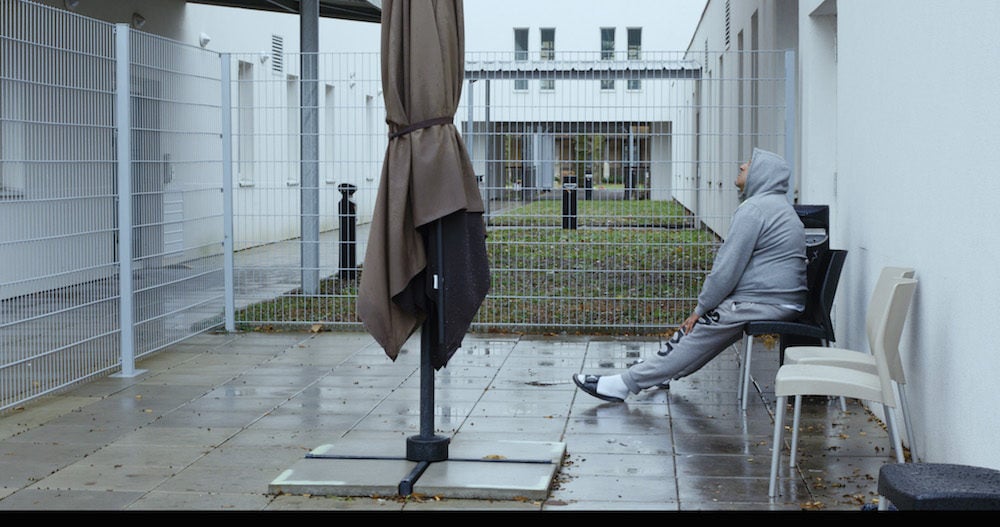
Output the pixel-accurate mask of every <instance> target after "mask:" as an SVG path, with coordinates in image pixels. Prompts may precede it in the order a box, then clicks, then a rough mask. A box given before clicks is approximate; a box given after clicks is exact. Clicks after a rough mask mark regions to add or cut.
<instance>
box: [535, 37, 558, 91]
mask: <svg viewBox="0 0 1000 527" xmlns="http://www.w3.org/2000/svg"><path fill="white" fill-rule="evenodd" d="M540 32H541V35H542V45H541V47H540V49H541V53H540V55H539V58H540V59H541V60H556V30H555V28H551V27H549V28H542V29H541V30H540ZM541 89H542V90H543V91H551V90H554V89H556V81H554V80H552V79H545V80H542V81H541Z"/></svg>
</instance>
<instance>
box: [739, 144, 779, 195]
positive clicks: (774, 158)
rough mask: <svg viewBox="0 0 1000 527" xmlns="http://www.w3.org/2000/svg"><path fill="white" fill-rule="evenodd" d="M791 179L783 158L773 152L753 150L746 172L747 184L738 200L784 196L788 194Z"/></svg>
mask: <svg viewBox="0 0 1000 527" xmlns="http://www.w3.org/2000/svg"><path fill="white" fill-rule="evenodd" d="M791 178H792V169H791V168H790V167H789V166H788V162H786V161H785V159H784V158H783V157H781V156H779V155H778V154H775V153H774V152H768V151H767V150H761V149H760V148H754V149H753V155H752V156H751V157H750V168H749V170H747V182H746V185H744V187H743V193H742V194H741V195H740V198H741V199H747V198H750V197H753V196H760V195H764V194H785V193H787V192H788V185H789V182H790V180H791Z"/></svg>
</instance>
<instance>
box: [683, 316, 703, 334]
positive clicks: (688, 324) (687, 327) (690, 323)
mask: <svg viewBox="0 0 1000 527" xmlns="http://www.w3.org/2000/svg"><path fill="white" fill-rule="evenodd" d="M699 318H700V317H699V316H698V313H691V315H690V316H688V317H687V318H686V319H684V322H681V329H682V330H684V334H685V335H687V334H688V333H691V330H692V329H694V324H695V323H696V322H698V319H699Z"/></svg>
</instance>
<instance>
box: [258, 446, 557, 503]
mask: <svg viewBox="0 0 1000 527" xmlns="http://www.w3.org/2000/svg"><path fill="white" fill-rule="evenodd" d="M401 446H402V445H400V442H399V436H398V435H395V434H386V435H385V436H384V437H372V436H370V435H366V436H362V437H360V438H353V439H352V438H342V439H340V440H338V441H336V442H335V443H331V444H326V445H321V446H319V447H317V448H315V449H313V450H312V451H311V452H310V453H309V454H308V455H306V457H305V458H303V459H300V460H299V461H297V462H296V463H294V464H293V465H291V466H290V467H289V468H288V469H287V470H285V471H283V472H282V474H281V475H280V476H278V477H277V478H276V479H275V480H273V481H272V482H271V483H270V485H268V492H270V493H272V494H292V495H309V496H352V497H359V496H391V495H393V494H395V493H397V492H398V493H399V495H400V496H406V495H409V494H411V493H418V494H422V495H427V496H440V497H442V498H456V499H488V500H523V499H529V500H536V501H543V500H545V499H547V498H548V496H549V491H550V488H551V486H552V482H553V481H554V480H555V477H556V474H557V473H558V472H559V469H560V467H561V465H562V461H563V457H564V456H565V455H566V444H565V443H551V442H544V441H541V442H540V441H506V440H500V441H497V440H470V439H465V440H463V439H456V440H453V441H452V444H451V453H450V456H449V458H448V459H447V460H445V461H441V462H435V463H429V462H426V461H419V462H415V461H410V460H408V459H405V457H404V456H403V455H401V454H402V452H400V450H401Z"/></svg>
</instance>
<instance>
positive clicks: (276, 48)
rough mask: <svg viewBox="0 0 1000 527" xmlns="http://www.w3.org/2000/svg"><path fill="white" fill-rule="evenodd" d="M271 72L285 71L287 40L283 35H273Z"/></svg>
mask: <svg viewBox="0 0 1000 527" xmlns="http://www.w3.org/2000/svg"><path fill="white" fill-rule="evenodd" d="M271 71H273V72H275V73H281V72H283V71H285V38H284V37H282V36H281V35H271Z"/></svg>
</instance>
